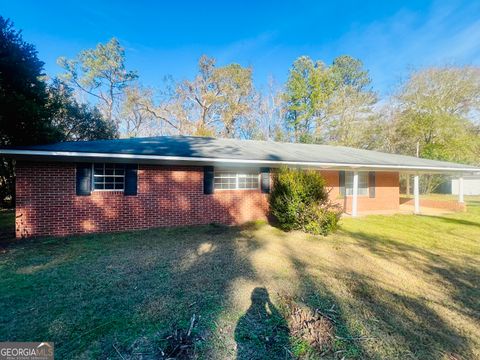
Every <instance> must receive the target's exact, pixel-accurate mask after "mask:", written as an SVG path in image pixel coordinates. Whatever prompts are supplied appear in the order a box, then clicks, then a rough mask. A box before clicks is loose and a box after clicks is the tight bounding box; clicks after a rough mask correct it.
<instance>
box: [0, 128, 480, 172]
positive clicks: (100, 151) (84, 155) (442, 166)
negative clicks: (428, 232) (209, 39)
mask: <svg viewBox="0 0 480 360" xmlns="http://www.w3.org/2000/svg"><path fill="white" fill-rule="evenodd" d="M0 154H3V155H5V156H9V157H15V158H21V159H25V158H27V159H32V160H39V159H49V160H61V161H86V160H90V161H95V160H98V161H100V160H102V161H105V160H113V161H127V162H144V163H147V162H148V163H177V164H178V163H181V164H204V165H206V164H212V165H216V164H220V165H235V164H237V165H239V164H243V165H252V166H272V167H276V166H281V165H290V166H303V167H312V168H338V169H342V168H359V169H361V168H365V169H367V168H368V169H386V170H416V171H430V172H469V173H473V172H480V168H476V167H474V166H470V165H463V164H457V163H452V162H445V161H436V160H428V159H422V158H417V157H412V156H404V155H397V154H388V153H383V152H378V151H371V150H364V149H355V148H350V147H344V146H331V145H315V144H297V143H281V142H272V141H254V140H237V139H217V138H211V137H196V136H158V137H147V138H130V139H116V140H98V141H77V142H62V143H56V144H50V145H38V146H23V147H15V148H3V149H0Z"/></svg>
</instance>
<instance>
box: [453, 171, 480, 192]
mask: <svg viewBox="0 0 480 360" xmlns="http://www.w3.org/2000/svg"><path fill="white" fill-rule="evenodd" d="M461 186H462V184H460V179H452V194H453V195H458V193H459V191H460V187H461ZM463 193H464V195H480V175H465V176H464V177H463Z"/></svg>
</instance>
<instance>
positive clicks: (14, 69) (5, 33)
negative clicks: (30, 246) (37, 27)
mask: <svg viewBox="0 0 480 360" xmlns="http://www.w3.org/2000/svg"><path fill="white" fill-rule="evenodd" d="M43 77H44V74H43V62H41V61H40V60H39V59H38V57H37V51H36V49H35V47H34V46H33V45H31V44H28V43H26V42H25V41H23V38H22V34H21V32H20V31H18V30H15V29H14V27H13V23H12V22H11V21H10V20H9V19H5V18H3V17H1V16H0V144H1V145H30V144H39V143H46V142H51V141H55V140H56V136H57V135H58V133H57V132H56V131H55V129H54V128H53V125H52V122H51V118H50V113H49V109H48V107H47V103H48V93H47V90H46V85H45V82H44V81H43ZM14 191H15V178H14V166H13V162H12V161H11V160H7V159H3V158H2V159H1V160H0V202H1V203H2V204H3V203H4V201H8V200H13V197H14ZM6 199H7V200H6Z"/></svg>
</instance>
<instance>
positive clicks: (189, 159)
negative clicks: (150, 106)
mask: <svg viewBox="0 0 480 360" xmlns="http://www.w3.org/2000/svg"><path fill="white" fill-rule="evenodd" d="M0 154H1V155H6V156H10V157H15V156H19V157H22V158H24V157H30V156H33V157H36V156H46V157H48V156H51V157H67V158H81V159H86V161H89V159H91V158H102V159H105V158H110V159H119V160H122V159H123V160H144V161H160V162H171V163H174V162H186V163H202V164H206V163H213V164H240V165H249V164H250V165H277V166H281V165H291V166H301V167H318V168H332V167H334V168H348V169H385V170H407V171H408V170H411V171H425V170H426V171H440V172H442V171H446V172H467V173H477V172H480V168H471V167H466V168H457V167H442V166H421V165H412V166H407V165H382V164H379V165H369V164H355V163H334V162H308V161H283V160H248V159H229V158H206V157H185V156H163V155H137V154H118V153H93V152H78V151H45V150H8V149H3V150H0Z"/></svg>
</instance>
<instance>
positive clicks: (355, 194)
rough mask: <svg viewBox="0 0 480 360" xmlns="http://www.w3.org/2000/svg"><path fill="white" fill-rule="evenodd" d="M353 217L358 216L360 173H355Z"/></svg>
mask: <svg viewBox="0 0 480 360" xmlns="http://www.w3.org/2000/svg"><path fill="white" fill-rule="evenodd" d="M352 190H353V191H352V216H353V217H355V216H357V214H358V211H357V210H358V171H354V172H353V189H352Z"/></svg>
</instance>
